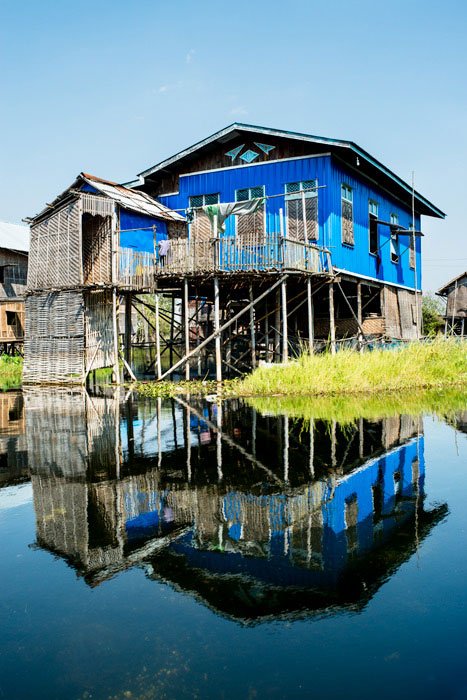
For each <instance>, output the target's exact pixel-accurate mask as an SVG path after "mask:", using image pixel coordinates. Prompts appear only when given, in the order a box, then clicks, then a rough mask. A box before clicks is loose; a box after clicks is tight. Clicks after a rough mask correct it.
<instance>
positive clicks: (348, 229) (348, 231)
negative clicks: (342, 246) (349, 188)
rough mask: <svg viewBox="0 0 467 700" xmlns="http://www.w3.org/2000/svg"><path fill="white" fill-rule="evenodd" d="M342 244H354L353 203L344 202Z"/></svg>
mask: <svg viewBox="0 0 467 700" xmlns="http://www.w3.org/2000/svg"><path fill="white" fill-rule="evenodd" d="M342 243H347V244H349V245H353V244H354V235H353V206H352V202H348V201H347V200H345V199H343V200H342Z"/></svg>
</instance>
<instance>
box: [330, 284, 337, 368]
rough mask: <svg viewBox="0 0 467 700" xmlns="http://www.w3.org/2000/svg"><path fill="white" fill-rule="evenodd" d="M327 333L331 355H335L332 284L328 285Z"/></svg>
mask: <svg viewBox="0 0 467 700" xmlns="http://www.w3.org/2000/svg"><path fill="white" fill-rule="evenodd" d="M329 333H330V336H331V354H332V355H335V354H336V320H335V316H334V282H331V283H330V284H329Z"/></svg>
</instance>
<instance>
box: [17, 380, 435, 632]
mask: <svg viewBox="0 0 467 700" xmlns="http://www.w3.org/2000/svg"><path fill="white" fill-rule="evenodd" d="M112 391H113V390H112V389H110V388H109V389H108V392H109V393H108V395H104V394H102V395H100V396H90V395H88V394H87V393H85V392H81V391H78V392H70V391H63V392H60V391H57V390H56V389H54V390H53V391H52V390H51V391H47V390H36V389H35V390H28V391H27V392H25V406H26V425H27V444H28V454H29V465H30V469H31V479H32V484H33V493H34V505H35V512H36V526H37V542H38V544H39V545H40V546H41V547H43V548H45V549H48V550H50V551H52V552H55V553H57V554H59V555H60V556H62V557H64V558H66V559H67V560H68V561H69V562H70V564H71V565H72V566H73V567H74V568H75V569H76V570H77V571H78V572H79V573H80V575H82V576H83V577H84V578H85V580H86V581H87V583H88V584H90V585H92V586H95V585H98V584H99V583H101V582H103V581H104V580H106V579H107V578H109V577H111V576H112V575H114V574H115V573H116V572H118V571H120V570H122V569H125V568H128V567H130V566H133V565H141V566H143V567H144V568H145V570H146V572H147V575H148V576H149V577H151V578H154V579H158V580H163V581H166V582H169V583H170V584H172V585H174V586H175V587H177V588H178V589H181V590H185V591H188V592H189V593H190V594H192V595H194V596H196V597H197V598H199V599H200V600H202V601H204V602H205V603H206V604H208V605H209V606H211V607H212V608H214V609H215V610H217V611H219V612H221V613H223V614H225V615H228V616H230V617H232V618H234V619H237V620H240V621H242V622H248V621H252V620H260V619H267V618H271V617H274V616H279V615H290V614H295V615H297V614H307V613H309V612H312V611H321V612H322V611H325V610H329V609H336V607H337V608H338V607H342V606H349V605H351V606H354V607H356V608H358V607H360V606H362V605H364V604H365V603H366V602H367V600H368V599H369V598H370V597H371V596H372V595H373V593H374V592H375V590H376V589H377V588H378V586H379V585H380V584H381V583H382V582H383V581H384V580H385V579H387V577H388V576H390V575H391V574H392V572H393V571H394V570H395V569H396V568H397V567H398V566H399V565H400V564H401V563H402V562H403V561H404V560H406V559H407V558H408V557H409V556H410V555H411V554H412V553H413V551H414V550H415V549H416V547H417V545H418V543H419V542H420V541H421V539H422V538H423V537H424V536H425V535H426V534H427V533H428V532H429V531H430V529H431V528H432V527H433V525H434V524H435V523H437V522H438V521H439V520H440V519H441V518H442V517H443V516H444V515H445V513H446V512H447V508H446V506H438V507H436V508H434V509H432V510H426V509H425V507H424V456H423V434H422V424H421V419H419V418H412V417H409V416H397V417H391V418H385V419H382V420H379V421H372V422H370V421H366V420H365V421H364V420H360V421H359V422H357V423H356V424H355V425H351V426H340V425H338V424H336V423H335V422H333V421H330V422H324V421H313V420H311V421H310V420H307V421H304V420H299V419H294V420H291V419H288V418H287V417H284V416H273V415H261V414H259V413H257V412H256V411H254V410H253V409H251V408H250V407H248V406H247V405H246V404H244V403H242V402H241V401H231V402H227V403H223V404H222V406H221V405H220V404H215V403H209V402H205V401H198V402H190V404H188V403H185V402H184V401H181V400H177V401H168V402H162V401H161V400H160V399H155V400H139V401H138V402H133V401H132V400H131V399H129V400H127V401H126V402H121V401H119V398H118V396H117V395H114V394H113V393H112Z"/></svg>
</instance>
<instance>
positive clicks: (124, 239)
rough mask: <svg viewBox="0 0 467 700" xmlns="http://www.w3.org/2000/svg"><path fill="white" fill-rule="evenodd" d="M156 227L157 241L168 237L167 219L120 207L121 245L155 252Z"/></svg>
mask: <svg viewBox="0 0 467 700" xmlns="http://www.w3.org/2000/svg"><path fill="white" fill-rule="evenodd" d="M153 226H155V227H156V239H157V242H159V241H160V240H162V239H163V238H167V224H166V222H165V221H162V220H160V219H155V218H154V217H151V216H145V215H144V214H138V213H137V212H134V211H128V210H126V209H123V208H121V209H120V247H121V248H133V250H138V251H141V252H147V253H153V252H154V231H153V228H152V227H153Z"/></svg>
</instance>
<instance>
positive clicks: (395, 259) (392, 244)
mask: <svg viewBox="0 0 467 700" xmlns="http://www.w3.org/2000/svg"><path fill="white" fill-rule="evenodd" d="M389 223H390V224H391V227H392V226H399V215H398V214H396V213H395V212H392V213H391V214H389ZM389 236H390V238H389V249H390V252H389V257H390V259H391V262H392V263H393V264H394V265H399V263H400V261H401V253H400V243H399V238H398V237H397V234H394V233H392V231H391V228H390V229H389Z"/></svg>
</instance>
